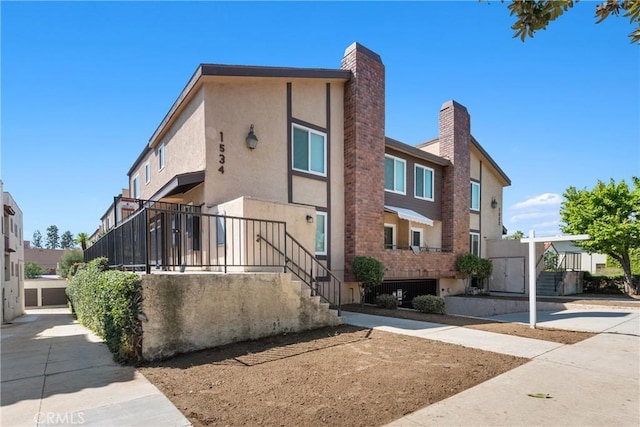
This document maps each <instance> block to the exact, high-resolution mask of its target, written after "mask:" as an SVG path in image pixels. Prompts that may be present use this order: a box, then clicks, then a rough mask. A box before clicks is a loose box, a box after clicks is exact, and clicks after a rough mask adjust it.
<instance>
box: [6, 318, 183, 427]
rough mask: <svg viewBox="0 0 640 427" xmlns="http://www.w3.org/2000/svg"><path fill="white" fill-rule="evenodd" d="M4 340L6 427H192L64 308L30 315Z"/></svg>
mask: <svg viewBox="0 0 640 427" xmlns="http://www.w3.org/2000/svg"><path fill="white" fill-rule="evenodd" d="M1 337H2V339H1V341H0V345H1V377H0V378H1V380H2V383H1V388H2V393H1V398H0V400H1V408H0V424H1V425H2V426H3V427H9V426H19V427H24V426H46V425H83V426H190V425H191V424H190V423H189V421H188V420H187V419H186V418H185V417H184V416H183V415H182V414H181V413H180V411H178V409H176V407H175V406H174V405H173V404H172V403H171V401H169V399H167V398H166V397H165V396H164V395H163V394H162V393H161V392H160V391H159V390H158V389H157V388H156V387H155V386H154V385H153V384H151V383H150V382H149V381H147V379H146V378H145V377H143V376H142V375H141V374H140V373H138V372H137V371H136V370H135V369H134V368H132V367H130V366H121V365H119V364H117V363H115V362H113V359H112V356H111V353H110V352H109V350H108V349H107V346H106V345H105V344H104V343H102V342H101V340H100V339H99V338H98V337H97V336H95V335H94V334H92V333H91V332H90V331H88V330H87V329H86V328H84V327H82V326H80V325H79V324H77V323H76V322H75V321H74V319H73V316H71V314H69V310H68V309H66V308H64V309H37V310H28V311H27V315H25V316H22V317H20V318H18V319H15V320H14V322H13V324H11V325H2V335H1Z"/></svg>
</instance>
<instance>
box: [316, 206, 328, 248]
mask: <svg viewBox="0 0 640 427" xmlns="http://www.w3.org/2000/svg"><path fill="white" fill-rule="evenodd" d="M326 254H327V213H326V212H316V255H326Z"/></svg>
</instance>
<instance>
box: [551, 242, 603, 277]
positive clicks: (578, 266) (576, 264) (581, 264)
mask: <svg viewBox="0 0 640 427" xmlns="http://www.w3.org/2000/svg"><path fill="white" fill-rule="evenodd" d="M549 251H551V252H553V253H554V254H555V256H556V257H557V263H556V264H557V267H559V268H561V269H563V270H571V271H588V272H589V273H591V274H601V273H602V270H604V269H605V268H607V255H605V254H590V253H588V252H587V251H585V250H584V249H582V248H580V247H578V246H576V245H575V244H574V243H573V242H552V243H549V244H548V245H547V244H545V252H549Z"/></svg>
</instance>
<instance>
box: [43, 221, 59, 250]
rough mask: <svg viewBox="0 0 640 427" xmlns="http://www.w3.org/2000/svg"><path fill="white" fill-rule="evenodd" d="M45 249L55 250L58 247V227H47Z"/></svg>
mask: <svg viewBox="0 0 640 427" xmlns="http://www.w3.org/2000/svg"><path fill="white" fill-rule="evenodd" d="M44 247H45V248H47V249H56V248H59V247H60V237H59V236H58V227H57V226H56V225H50V226H49V227H47V240H46V241H45V242H44Z"/></svg>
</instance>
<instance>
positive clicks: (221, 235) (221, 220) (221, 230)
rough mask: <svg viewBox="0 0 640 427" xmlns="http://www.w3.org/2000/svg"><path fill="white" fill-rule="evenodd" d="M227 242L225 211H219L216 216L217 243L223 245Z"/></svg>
mask: <svg viewBox="0 0 640 427" xmlns="http://www.w3.org/2000/svg"><path fill="white" fill-rule="evenodd" d="M226 242H227V236H226V232H225V216H224V212H219V213H218V214H217V216H216V245H218V246H221V245H224V244H225V243H226Z"/></svg>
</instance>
